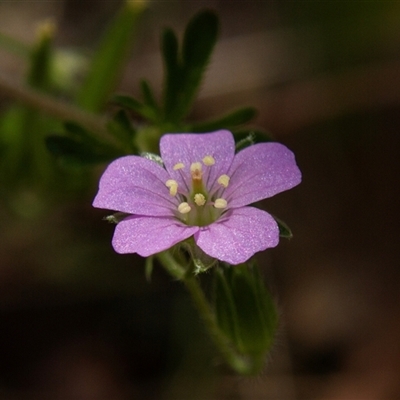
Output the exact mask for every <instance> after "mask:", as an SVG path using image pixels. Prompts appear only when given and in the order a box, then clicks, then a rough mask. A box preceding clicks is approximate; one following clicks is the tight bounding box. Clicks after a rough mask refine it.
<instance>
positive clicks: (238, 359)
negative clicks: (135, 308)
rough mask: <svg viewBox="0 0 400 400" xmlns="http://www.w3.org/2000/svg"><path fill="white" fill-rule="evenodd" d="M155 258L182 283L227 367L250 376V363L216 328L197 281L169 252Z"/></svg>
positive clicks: (212, 313) (211, 311)
mask: <svg viewBox="0 0 400 400" xmlns="http://www.w3.org/2000/svg"><path fill="white" fill-rule="evenodd" d="M157 258H158V260H159V261H160V262H161V264H162V265H163V267H164V268H165V269H166V270H167V271H168V272H169V273H170V274H171V275H172V276H173V277H174V278H176V279H178V280H182V281H183V283H184V284H185V286H186V289H187V290H188V292H189V293H190V295H191V296H192V299H193V302H194V304H195V306H196V308H197V311H198V312H199V314H200V316H201V318H202V319H203V322H204V324H205V326H206V329H207V331H208V333H209V335H210V337H211V339H212V341H213V342H214V344H215V346H216V347H217V348H218V349H219V351H220V353H221V354H222V355H223V357H224V358H225V361H226V362H227V363H228V364H229V366H230V367H232V368H233V369H234V370H235V371H237V372H239V373H241V374H250V373H251V372H252V365H251V363H250V362H249V361H248V360H246V359H245V358H244V357H243V356H242V355H240V354H238V353H237V352H236V351H235V349H234V348H233V346H232V344H231V342H230V341H229V339H228V338H227V337H226V336H225V334H224V333H223V332H222V331H221V330H220V328H219V327H218V324H217V320H216V317H215V314H214V312H213V310H212V307H211V306H210V303H209V302H208V300H207V298H206V296H205V294H204V292H203V290H202V288H201V286H200V284H199V281H198V279H197V278H196V277H195V276H194V275H193V274H191V273H190V272H189V273H187V270H186V268H185V267H183V266H182V265H180V264H179V263H178V262H177V260H176V259H175V258H174V257H173V256H172V254H171V253H170V252H169V251H164V252H162V253H158V254H157Z"/></svg>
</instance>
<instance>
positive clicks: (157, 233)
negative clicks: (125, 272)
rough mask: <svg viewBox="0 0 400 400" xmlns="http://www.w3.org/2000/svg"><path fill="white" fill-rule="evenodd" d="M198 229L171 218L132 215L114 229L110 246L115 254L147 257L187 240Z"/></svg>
mask: <svg viewBox="0 0 400 400" xmlns="http://www.w3.org/2000/svg"><path fill="white" fill-rule="evenodd" d="M198 229H199V228H198V227H195V226H186V225H183V224H181V223H179V222H178V221H175V220H174V219H173V218H160V217H142V216H135V215H132V216H129V217H127V218H125V219H124V220H123V221H121V222H120V223H119V224H118V225H117V226H116V227H115V232H114V237H113V240H112V245H113V247H114V249H115V251H116V252H117V253H138V254H139V255H141V256H142V257H148V256H150V255H152V254H156V253H159V252H160V251H163V250H166V249H169V248H170V247H172V246H173V245H175V244H177V243H179V242H181V241H183V240H185V239H187V238H189V237H190V236H192V235H193V234H194V233H196V232H197V230H198Z"/></svg>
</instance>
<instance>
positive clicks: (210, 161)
mask: <svg viewBox="0 0 400 400" xmlns="http://www.w3.org/2000/svg"><path fill="white" fill-rule="evenodd" d="M203 163H204V165H207V167H211V165H214V164H215V159H214V157H213V156H205V157H204V158H203Z"/></svg>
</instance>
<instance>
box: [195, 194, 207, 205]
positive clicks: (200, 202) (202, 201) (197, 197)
mask: <svg viewBox="0 0 400 400" xmlns="http://www.w3.org/2000/svg"><path fill="white" fill-rule="evenodd" d="M194 202H195V203H196V204H197V205H198V206H204V204H206V198H205V197H204V195H203V194H201V193H196V194H195V195H194Z"/></svg>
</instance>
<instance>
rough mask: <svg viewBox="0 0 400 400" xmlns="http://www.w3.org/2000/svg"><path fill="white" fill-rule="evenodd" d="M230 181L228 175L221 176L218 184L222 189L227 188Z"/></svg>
mask: <svg viewBox="0 0 400 400" xmlns="http://www.w3.org/2000/svg"><path fill="white" fill-rule="evenodd" d="M230 180H231V178H229V176H228V175H225V174H224V175H221V176H220V177H219V178H218V181H217V182H218V183H219V184H220V185H221V186H223V187H224V188H227V187H228V185H229V181H230Z"/></svg>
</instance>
